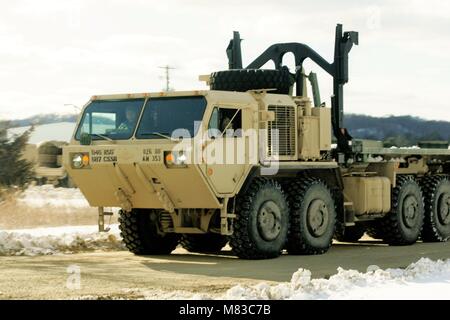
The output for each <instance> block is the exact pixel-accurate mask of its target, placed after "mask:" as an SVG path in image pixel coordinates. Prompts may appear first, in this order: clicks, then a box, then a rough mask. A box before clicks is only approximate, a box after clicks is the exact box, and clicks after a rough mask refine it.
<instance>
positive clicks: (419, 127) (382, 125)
mask: <svg viewBox="0 0 450 320" xmlns="http://www.w3.org/2000/svg"><path fill="white" fill-rule="evenodd" d="M77 117H78V115H77V114H65V115H61V114H44V115H36V116H33V117H30V118H27V119H21V120H11V121H9V122H8V125H9V127H10V128H15V127H26V126H30V125H31V124H34V125H45V124H54V123H61V122H65V123H75V122H76V120H77ZM344 121H345V126H346V128H347V129H348V130H349V132H350V134H351V135H352V137H354V138H360V139H374V140H382V141H384V142H385V144H386V145H387V146H391V145H396V146H399V147H402V146H410V145H417V142H418V141H421V140H447V141H450V122H447V121H433V120H424V119H421V118H417V117H411V116H389V117H371V116H366V115H359V114H347V115H346V116H345V119H344Z"/></svg>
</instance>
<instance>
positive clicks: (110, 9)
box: [0, 0, 450, 121]
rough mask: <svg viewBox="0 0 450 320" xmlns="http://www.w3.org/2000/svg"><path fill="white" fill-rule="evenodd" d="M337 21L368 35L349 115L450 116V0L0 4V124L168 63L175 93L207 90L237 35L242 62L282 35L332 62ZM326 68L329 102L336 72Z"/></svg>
mask: <svg viewBox="0 0 450 320" xmlns="http://www.w3.org/2000/svg"><path fill="white" fill-rule="evenodd" d="M338 22H340V23H342V24H343V25H344V30H348V31H349V30H354V31H359V33H360V34H359V39H360V45H359V46H356V47H354V48H353V49H352V51H351V53H350V82H349V83H348V84H347V85H346V87H345V109H346V112H352V113H364V114H369V115H374V116H385V115H390V114H394V115H414V116H420V117H423V118H427V119H442V120H448V121H450V106H449V102H448V100H449V99H448V98H447V94H448V93H449V92H450V2H449V1H436V0H427V1H411V0H398V1H392V0H389V1H361V0H359V1H357V0H354V1H352V0H345V1H343V0H341V1H331V0H330V1H300V0H286V1H282V0H273V1H262V0H259V1H243V0H241V1H236V0H228V1H207V0H178V1H176V0H171V1H166V0H165V1H150V0H147V1H145V0H133V1H130V0H95V1H92V0H91V1H89V0H39V1H36V0H16V1H7V0H0V94H1V99H0V119H5V118H7V119H11V118H23V117H26V116H30V115H34V114H38V113H49V112H60V113H67V112H73V111H74V107H71V106H64V104H75V105H78V106H82V105H83V104H84V103H86V102H87V101H88V100H89V97H90V96H92V95H95V94H109V93H129V92H154V91H161V90H162V88H163V87H164V79H163V77H162V76H163V70H162V69H159V68H158V67H159V66H162V65H166V64H168V65H170V66H173V67H175V68H176V69H175V70H172V71H171V77H172V79H171V80H172V82H171V84H172V86H173V87H174V88H175V89H176V90H192V89H204V88H206V87H205V86H204V85H203V84H202V83H201V82H199V81H198V75H199V74H208V73H210V72H213V71H217V70H222V69H226V68H227V57H226V54H225V49H226V46H227V45H228V41H229V39H230V38H231V36H232V31H233V30H239V31H240V33H241V36H242V38H244V39H245V40H244V41H243V43H242V51H243V58H244V64H248V63H250V62H251V61H252V60H253V59H254V58H256V56H257V55H258V54H260V53H261V52H262V51H264V50H265V49H266V48H267V47H268V46H269V45H271V44H273V43H277V42H303V43H306V44H308V45H309V46H311V47H312V48H314V49H315V50H316V51H318V52H319V53H320V54H321V55H322V56H324V57H325V58H326V59H328V60H329V61H331V59H332V56H333V45H334V43H333V42H334V28H335V25H336V23H338ZM286 64H287V65H288V66H289V67H290V68H294V65H293V61H292V59H289V58H288V59H286ZM306 66H307V68H308V71H309V70H311V69H310V68H312V69H315V70H317V69H318V67H315V66H314V64H312V63H308V64H306ZM318 74H319V82H320V85H321V90H322V92H321V94H322V100H323V101H325V102H326V103H327V104H329V103H330V94H331V78H330V77H329V76H328V75H326V74H325V73H323V72H318Z"/></svg>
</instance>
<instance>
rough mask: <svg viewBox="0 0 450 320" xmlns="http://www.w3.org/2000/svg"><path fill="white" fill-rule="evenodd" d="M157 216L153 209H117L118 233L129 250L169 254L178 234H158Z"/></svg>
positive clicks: (141, 253)
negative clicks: (129, 210)
mask: <svg viewBox="0 0 450 320" xmlns="http://www.w3.org/2000/svg"><path fill="white" fill-rule="evenodd" d="M157 216H158V213H157V211H155V210H137V209H133V211H132V212H124V211H123V210H120V211H119V229H120V235H121V237H122V240H123V242H124V243H125V245H126V247H127V248H128V250H129V251H131V252H133V253H134V254H136V255H160V254H169V253H171V252H172V251H173V250H174V249H175V248H176V247H177V245H178V242H179V240H180V235H179V234H175V233H166V234H159V233H158V227H157V225H156V224H157ZM152 217H153V219H152Z"/></svg>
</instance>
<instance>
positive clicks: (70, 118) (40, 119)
mask: <svg viewBox="0 0 450 320" xmlns="http://www.w3.org/2000/svg"><path fill="white" fill-rule="evenodd" d="M77 117H78V114H55V113H49V114H38V115H35V116H32V117H29V118H25V119H19V120H9V121H8V127H9V128H18V127H27V126H31V125H42V124H51V123H59V122H76V121H77Z"/></svg>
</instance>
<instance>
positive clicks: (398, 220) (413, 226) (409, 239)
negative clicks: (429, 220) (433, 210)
mask: <svg viewBox="0 0 450 320" xmlns="http://www.w3.org/2000/svg"><path fill="white" fill-rule="evenodd" d="M391 199H392V200H391V201H392V203H391V211H390V212H389V213H388V214H387V215H386V216H385V217H384V218H383V219H381V226H382V230H383V231H382V234H383V240H384V241H385V242H387V243H388V244H390V245H409V244H413V243H415V242H416V241H417V239H418V238H419V236H420V233H421V231H422V226H423V221H424V203H423V196H422V191H421V189H420V187H419V185H418V184H417V182H416V181H415V180H414V177H412V176H397V184H396V187H395V188H393V189H392V197H391Z"/></svg>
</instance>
